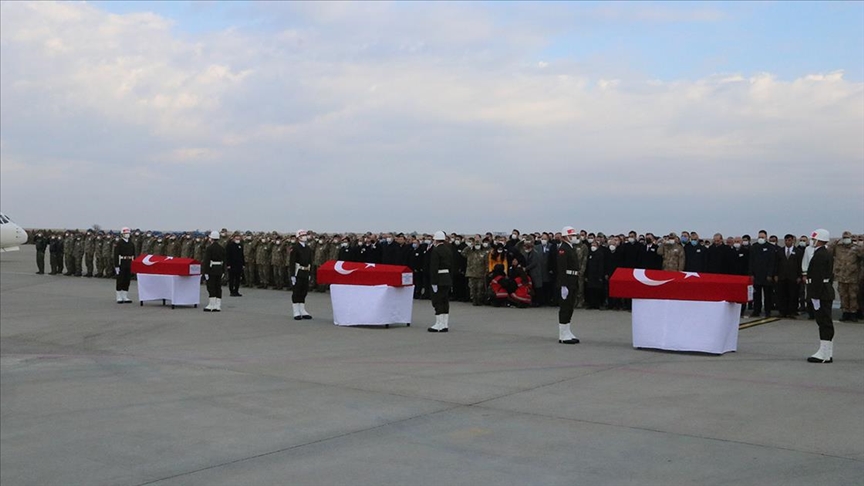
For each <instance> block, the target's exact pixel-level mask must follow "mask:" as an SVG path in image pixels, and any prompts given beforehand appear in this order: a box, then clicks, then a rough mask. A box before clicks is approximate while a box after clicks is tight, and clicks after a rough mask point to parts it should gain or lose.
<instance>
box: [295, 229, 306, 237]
mask: <svg viewBox="0 0 864 486" xmlns="http://www.w3.org/2000/svg"><path fill="white" fill-rule="evenodd" d="M308 233H309V232H308V231H306V230H304V229H301V230H297V238H300V237H301V236H306V235H307V234H308Z"/></svg>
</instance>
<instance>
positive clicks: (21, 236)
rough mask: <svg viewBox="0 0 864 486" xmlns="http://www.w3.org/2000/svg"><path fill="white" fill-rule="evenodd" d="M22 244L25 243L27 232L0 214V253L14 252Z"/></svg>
mask: <svg viewBox="0 0 864 486" xmlns="http://www.w3.org/2000/svg"><path fill="white" fill-rule="evenodd" d="M24 243H27V232H26V231H24V228H22V227H20V226H18V225H17V224H15V223H13V222H12V220H11V219H9V217H8V216H6V215H5V214H3V213H0V251H15V250H17V249H18V247H19V246H20V245H23V244H24Z"/></svg>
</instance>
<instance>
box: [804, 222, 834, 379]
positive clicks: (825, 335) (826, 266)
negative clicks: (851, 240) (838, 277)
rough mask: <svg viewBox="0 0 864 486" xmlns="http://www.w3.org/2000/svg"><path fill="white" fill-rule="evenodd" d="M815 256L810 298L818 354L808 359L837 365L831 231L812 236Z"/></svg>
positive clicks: (809, 282)
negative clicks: (832, 310) (817, 338)
mask: <svg viewBox="0 0 864 486" xmlns="http://www.w3.org/2000/svg"><path fill="white" fill-rule="evenodd" d="M810 236H811V239H812V240H813V247H814V248H815V250H814V251H813V256H812V257H811V258H810V262H809V264H808V267H807V296H808V297H809V298H810V299H811V300H812V302H813V310H814V311H815V314H816V324H817V325H818V326H819V351H816V354H814V355H813V356H810V357H809V358H807V361H808V362H810V363H833V362H834V322H833V321H832V320H831V307H833V304H834V283H833V282H832V277H831V275H832V273H833V271H834V261H833V260H834V259H833V258H832V257H831V253H830V252H829V251H828V248H826V247H825V245H826V244H828V240H829V235H828V230H824V229H817V230H816V231H814V232H813V233H812V234H811V235H810Z"/></svg>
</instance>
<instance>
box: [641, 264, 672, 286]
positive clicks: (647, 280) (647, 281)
mask: <svg viewBox="0 0 864 486" xmlns="http://www.w3.org/2000/svg"><path fill="white" fill-rule="evenodd" d="M633 278H635V279H636V280H638V281H639V282H640V283H642V284H645V285H647V286H649V287H658V286H660V285H663V284H667V283H669V282H671V281H673V280H675V279H674V278H670V279H669V280H654V279H650V278H648V276H647V275H645V269H644V268H634V269H633Z"/></svg>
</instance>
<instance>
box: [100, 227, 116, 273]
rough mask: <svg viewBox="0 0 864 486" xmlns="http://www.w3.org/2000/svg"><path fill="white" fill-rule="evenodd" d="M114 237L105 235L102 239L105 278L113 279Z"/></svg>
mask: <svg viewBox="0 0 864 486" xmlns="http://www.w3.org/2000/svg"><path fill="white" fill-rule="evenodd" d="M114 243H115V241H114V236H113V235H110V234H109V235H105V237H104V238H103V239H102V265H104V267H105V278H114V277H115V274H114Z"/></svg>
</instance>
